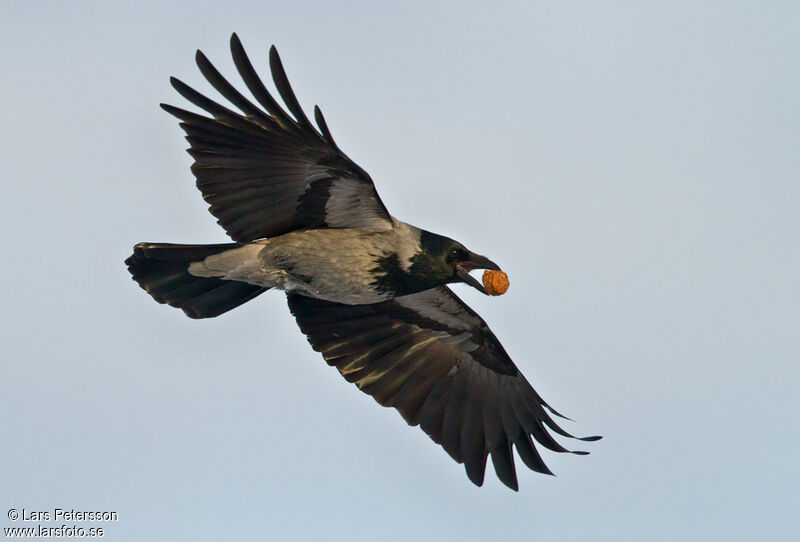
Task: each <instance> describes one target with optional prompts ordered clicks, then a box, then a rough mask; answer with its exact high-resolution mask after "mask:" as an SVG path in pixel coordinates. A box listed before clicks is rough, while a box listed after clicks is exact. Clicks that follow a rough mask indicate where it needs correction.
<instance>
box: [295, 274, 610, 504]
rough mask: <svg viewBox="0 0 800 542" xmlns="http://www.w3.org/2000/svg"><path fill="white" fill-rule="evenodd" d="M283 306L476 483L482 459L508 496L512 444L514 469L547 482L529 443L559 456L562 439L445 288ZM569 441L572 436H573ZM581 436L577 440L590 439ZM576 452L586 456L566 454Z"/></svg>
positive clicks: (490, 337)
mask: <svg viewBox="0 0 800 542" xmlns="http://www.w3.org/2000/svg"><path fill="white" fill-rule="evenodd" d="M287 297H288V301H289V308H290V309H291V311H292V314H293V315H294V316H295V318H296V319H297V323H298V324H299V326H300V329H301V330H302V331H303V333H305V334H306V336H307V337H308V340H309V342H310V343H311V345H312V346H313V347H314V349H315V350H317V351H319V352H321V353H322V355H323V357H324V358H325V360H326V361H327V362H328V364H330V365H334V366H335V367H336V368H337V369H338V370H339V372H340V373H342V375H343V376H344V377H345V378H346V379H347V380H348V381H349V382H353V383H355V384H356V386H358V388H359V389H360V390H361V391H363V392H365V393H368V394H369V395H371V396H372V397H374V398H375V400H376V401H378V403H380V404H381V405H383V406H391V407H394V408H396V409H397V410H398V411H399V412H400V414H402V416H403V418H405V420H406V421H407V422H408V423H409V424H410V425H417V424H419V425H420V427H422V429H423V431H425V432H426V433H427V434H428V435H429V436H430V437H431V438H432V439H433V440H434V442H436V443H438V444H441V445H442V447H443V448H444V449H445V450H446V451H447V453H448V454H450V456H451V457H452V458H453V459H455V460H456V461H457V462H459V463H464V465H465V467H466V471H467V476H469V479H470V480H472V482H473V483H475V484H476V485H479V486H480V485H482V484H483V478H484V473H485V470H486V459H487V456H488V455H491V457H492V463H493V464H494V469H495V472H496V473H497V476H498V478H500V480H501V481H502V482H503V483H504V484H506V485H507V486H508V487H510V488H512V489H514V490H515V491H516V490H517V488H518V487H517V476H516V471H515V466H514V459H513V452H512V445H513V447H515V448H516V450H517V453H518V454H519V456H520V458H522V461H523V462H524V463H525V464H526V465H527V466H528V467H529V468H531V469H533V470H534V471H537V472H541V473H546V474H551V472H550V470H549V469H548V468H547V466H545V464H544V461H542V458H541V456H540V455H539V453H538V452H537V450H536V448H535V447H534V445H533V441H532V439H531V436H533V438H534V439H536V441H537V442H539V443H540V444H541V445H542V446H544V447H546V448H549V449H550V450H554V451H557V452H567V451H568V450H566V449H565V448H564V447H563V446H561V445H560V444H559V443H558V442H556V441H555V440H554V439H553V437H552V436H551V435H550V433H548V431H547V430H546V428H549V429H550V430H551V431H553V432H555V433H557V434H559V435H562V436H566V437H572V435H570V434H568V433H567V432H566V431H564V430H563V429H561V428H560V427H559V426H558V425H557V424H556V423H555V422H554V421H553V419H552V418H551V416H550V414H548V412H547V411H546V410H545V408H547V409H548V410H550V412H551V413H553V414H555V415H557V416H560V414H558V413H557V412H555V411H554V410H553V409H551V408H550V406H549V405H548V404H547V403H545V402H544V400H543V399H542V398H541V397H539V394H537V393H536V391H535V390H534V389H533V388H532V387H531V385H530V384H529V383H528V381H527V380H526V379H525V377H524V376H522V374H520V372H519V370H518V369H517V367H516V366H515V365H514V363H513V362H512V361H511V359H510V358H509V357H508V354H506V352H505V350H504V349H503V347H502V345H501V344H500V342H499V341H498V340H497V337H495V336H494V334H493V333H492V332H491V331H490V330H489V328H488V327H487V325H486V322H484V321H483V320H482V319H481V317H480V316H478V315H477V313H475V311H473V310H472V309H470V308H469V307H468V306H467V305H466V304H465V303H464V302H463V301H461V299H459V298H458V297H457V296H456V295H455V294H454V293H453V292H452V291H451V290H450V289H449V288H448V287H446V286H442V287H438V288H433V289H431V290H426V291H424V292H420V293H417V294H412V295H408V296H403V297H397V298H394V299H392V300H389V301H385V302H383V303H377V304H374V305H342V304H338V303H331V302H328V301H322V300H318V299H312V298H310V297H304V296H301V295H298V294H288V296H287ZM573 438H574V437H573ZM599 438H600V437H585V438H583V439H581V440H597V439H599ZM572 453H576V454H584V453H586V452H572Z"/></svg>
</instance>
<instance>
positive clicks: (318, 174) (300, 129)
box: [161, 34, 391, 242]
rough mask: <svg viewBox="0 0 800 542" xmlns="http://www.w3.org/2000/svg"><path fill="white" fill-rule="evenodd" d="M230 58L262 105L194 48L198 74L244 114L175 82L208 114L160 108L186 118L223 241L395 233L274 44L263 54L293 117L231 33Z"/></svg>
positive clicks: (201, 183) (198, 173)
mask: <svg viewBox="0 0 800 542" xmlns="http://www.w3.org/2000/svg"><path fill="white" fill-rule="evenodd" d="M231 53H232V54H233V60H234V63H235V64H236V68H237V70H238V71H239V75H240V76H241V77H242V80H243V81H244V83H245V85H246V86H247V88H248V89H249V90H250V92H251V93H252V95H253V97H254V98H255V99H256V101H257V102H258V103H259V104H260V105H261V107H259V106H257V105H255V104H254V103H252V102H251V101H250V100H249V99H248V98H246V97H245V96H244V95H243V94H241V93H240V92H239V91H238V90H236V89H235V88H234V87H233V86H232V85H231V84H230V83H229V82H228V81H227V80H225V78H224V77H223V76H222V75H221V74H220V73H219V72H218V71H217V69H216V68H215V67H214V66H213V65H212V64H211V62H209V60H208V59H207V58H206V56H205V55H204V54H203V53H201V52H200V51H197V55H196V60H197V65H198V66H199V68H200V71H201V72H202V73H203V75H204V76H205V78H206V79H207V80H208V82H209V83H211V85H212V86H213V87H214V88H215V89H216V90H217V91H218V92H219V93H220V94H221V95H222V96H223V97H225V98H226V99H227V100H228V101H229V102H231V103H232V104H233V105H234V106H236V108H238V109H239V111H241V113H239V112H236V111H232V110H230V109H228V108H227V107H224V106H222V105H220V104H219V103H217V102H215V101H213V100H210V99H209V98H206V97H205V96H203V95H202V94H200V93H199V92H197V91H196V90H194V89H192V88H191V87H189V86H188V85H186V84H185V83H183V82H181V81H180V80H178V79H176V78H174V77H173V78H171V79H170V81H171V82H172V86H173V87H175V90H177V91H178V92H179V93H180V94H181V95H182V96H183V97H184V98H186V99H187V100H189V101H190V102H192V103H193V104H194V105H196V106H197V107H200V108H201V109H204V110H205V111H207V112H208V113H210V114H211V115H212V116H211V117H206V116H203V115H198V114H196V113H192V112H190V111H186V110H183V109H179V108H177V107H173V106H171V105H166V104H161V107H163V108H164V109H165V110H166V111H167V112H169V113H171V114H172V115H175V116H176V117H178V118H179V119H180V120H181V121H182V122H181V124H180V125H181V127H182V128H183V129H184V131H185V132H186V136H187V137H186V139H187V140H188V141H189V143H190V145H191V148H190V149H189V154H191V155H192V157H193V158H194V160H195V162H194V164H193V165H192V172H193V173H194V175H195V177H196V178H197V187H198V188H199V189H200V191H201V192H202V193H203V198H205V200H206V201H207V202H208V203H209V204H211V208H210V211H211V213H212V214H213V215H214V216H216V217H217V218H218V222H219V224H220V225H221V226H222V227H223V228H225V231H226V232H228V235H230V236H231V238H233V240H235V241H238V242H247V241H253V240H255V239H260V238H264V237H273V236H276V235H281V234H284V233H286V232H289V231H292V230H296V229H301V228H314V227H329V228H364V229H375V230H380V229H386V228H389V227H391V217H390V215H389V213H388V211H387V210H386V207H385V206H384V205H383V203H382V202H381V200H380V198H379V197H378V193H377V192H376V191H375V186H374V185H373V184H372V179H370V177H369V175H368V174H367V172H366V171H364V170H363V169H361V168H360V167H359V166H358V165H357V164H356V163H355V162H353V161H352V160H350V159H349V158H348V157H347V156H346V155H345V154H344V153H343V152H342V151H341V150H340V149H339V147H338V146H337V145H336V143H335V142H334V140H333V137H332V136H331V133H330V130H328V126H327V124H326V123H325V119H324V118H323V116H322V112H321V111H320V109H319V107H315V108H314V117H315V119H316V122H317V125H318V126H319V131H318V130H317V129H316V128H315V127H314V126H313V125H312V124H311V122H310V121H309V120H308V118H307V117H306V115H305V113H304V112H303V110H302V108H301V107H300V104H299V103H298V101H297V98H296V97H295V95H294V92H293V91H292V87H291V86H290V85H289V80H288V79H287V77H286V72H285V71H284V70H283V65H282V64H281V60H280V57H279V56H278V51H277V50H276V49H275V47H274V46H273V47H272V48H271V49H270V52H269V63H270V68H271V70H272V79H273V81H274V82H275V87H276V88H277V89H278V93H279V94H280V96H281V98H282V99H283V102H284V103H285V104H286V107H287V108H288V110H289V113H291V115H289V113H287V112H286V111H285V110H284V109H283V108H282V107H281V106H280V105H279V104H278V102H277V101H275V99H274V98H273V97H272V95H271V94H270V93H269V91H267V89H266V87H265V86H264V83H263V82H262V81H261V79H260V78H259V77H258V75H257V74H256V72H255V69H254V68H253V65H252V64H251V63H250V59H249V58H248V57H247V54H246V53H245V52H244V48H243V47H242V44H241V42H240V41H239V38H238V37H237V36H236V34H233V35H232V36H231Z"/></svg>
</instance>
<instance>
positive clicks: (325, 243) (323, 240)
mask: <svg viewBox="0 0 800 542" xmlns="http://www.w3.org/2000/svg"><path fill="white" fill-rule="evenodd" d="M374 239H375V236H370V238H369V239H367V235H366V234H362V233H358V232H353V231H352V230H351V231H347V230H311V231H305V232H297V233H291V234H286V235H283V236H281V237H277V238H273V239H270V240H268V241H266V242H265V243H264V248H263V250H262V251H261V252H260V254H259V260H260V263H261V269H262V271H263V272H264V278H263V280H264V284H263V285H264V286H271V287H275V288H280V289H281V290H285V291H287V292H294V293H299V294H303V295H306V296H310V297H314V298H317V299H324V300H326V301H332V302H335V303H345V304H348V305H364V304H370V303H378V302H380V301H385V300H387V299H389V298H390V297H391V294H390V293H388V292H386V291H385V290H381V289H379V288H377V287H376V285H375V275H374V274H375V269H376V265H377V264H376V257H377V256H376V253H377V254H381V253H382V252H383V251H384V250H383V248H382V247H380V246H376V245H375V244H374V243H372V244H370V242H369V241H370V240H374Z"/></svg>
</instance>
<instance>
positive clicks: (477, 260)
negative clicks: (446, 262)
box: [456, 252, 500, 295]
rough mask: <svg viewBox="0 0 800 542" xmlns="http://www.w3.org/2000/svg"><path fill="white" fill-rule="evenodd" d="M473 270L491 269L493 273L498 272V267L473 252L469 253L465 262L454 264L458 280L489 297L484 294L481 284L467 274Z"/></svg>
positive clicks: (484, 290)
mask: <svg viewBox="0 0 800 542" xmlns="http://www.w3.org/2000/svg"><path fill="white" fill-rule="evenodd" d="M473 269H491V270H493V271H500V266H499V265H497V264H496V263H494V262H493V261H492V260H490V259H489V258H487V257H485V256H481V255H480V254H475V253H474V252H470V253H469V258H467V259H466V260H465V261H463V262H458V263H457V264H456V275H457V276H458V278H459V279H461V281H462V282H466V283H467V284H469V285H470V286H472V287H473V288H475V289H476V290H478V291H479V292H483V293H484V294H486V295H489V294H488V293H487V292H486V289H485V288H484V287H483V284H481V283H480V282H479V281H478V280H477V279H476V278H475V277H473V276H472V275H470V274H469V272H470V271H472V270H473Z"/></svg>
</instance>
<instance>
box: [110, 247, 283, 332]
mask: <svg viewBox="0 0 800 542" xmlns="http://www.w3.org/2000/svg"><path fill="white" fill-rule="evenodd" d="M239 246H241V245H240V244H238V243H226V244H220V245H175V244H170V243H139V244H138V245H136V246H134V247H133V254H132V255H131V257H130V258H128V259H127V260H125V264H126V265H127V266H128V271H130V273H131V275H132V276H133V280H135V281H136V282H138V283H139V286H141V287H142V288H144V290H145V291H146V292H147V293H148V294H150V295H151V296H152V297H153V299H155V300H156V301H158V302H159V303H166V304H167V305H170V306H172V307H177V308H179V309H182V310H183V312H185V313H186V315H187V316H188V317H189V318H213V317H214V316H219V315H220V314H222V313H224V312H228V311H229V310H231V309H235V308H236V307H238V306H239V305H241V304H242V303H245V302H247V301H250V300H251V299H253V298H254V297H256V296H258V295H259V294H261V293H263V292H265V291H267V290H268V289H269V288H263V287H261V286H256V285H253V284H248V283H246V282H239V281H234V280H223V279H219V278H215V277H196V276H194V275H192V274H190V273H189V264H191V263H192V262H197V261H200V260H203V259H204V258H206V257H207V256H211V255H212V254H219V253H220V252H224V251H226V250H230V249H232V248H236V247H239Z"/></svg>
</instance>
